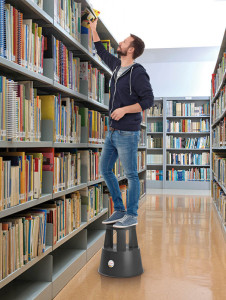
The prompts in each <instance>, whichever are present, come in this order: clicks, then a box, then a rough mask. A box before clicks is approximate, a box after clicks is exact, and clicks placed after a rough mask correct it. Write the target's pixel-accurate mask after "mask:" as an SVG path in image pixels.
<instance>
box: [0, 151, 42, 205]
mask: <svg viewBox="0 0 226 300" xmlns="http://www.w3.org/2000/svg"><path fill="white" fill-rule="evenodd" d="M32 152H33V153H32ZM43 160H44V158H43V154H42V153H40V152H37V151H36V152H35V151H34V150H33V149H32V150H30V153H29V152H28V153H26V154H25V152H5V153H0V211H1V210H3V209H7V208H10V207H12V206H15V205H18V204H22V203H25V202H27V201H30V200H33V199H38V198H40V196H41V194H42V172H43V169H45V167H44V168H43Z"/></svg>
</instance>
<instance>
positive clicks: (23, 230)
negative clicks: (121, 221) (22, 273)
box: [0, 208, 47, 280]
mask: <svg viewBox="0 0 226 300" xmlns="http://www.w3.org/2000/svg"><path fill="white" fill-rule="evenodd" d="M46 219H47V211H46V210H45V209H41V208H33V209H30V210H29V211H26V212H21V213H20V214H17V215H13V216H10V217H8V218H4V219H1V223H0V280H1V279H4V278H6V277H7V276H8V275H9V274H11V273H13V272H14V271H16V270H17V269H19V268H21V267H22V266H24V265H26V264H27V263H28V262H29V261H31V260H32V259H33V258H35V257H37V256H39V255H41V253H43V252H45V245H46V227H47V222H46Z"/></svg>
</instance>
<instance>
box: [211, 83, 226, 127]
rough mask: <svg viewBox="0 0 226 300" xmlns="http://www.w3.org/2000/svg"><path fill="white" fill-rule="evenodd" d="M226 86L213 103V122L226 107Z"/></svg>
mask: <svg viewBox="0 0 226 300" xmlns="http://www.w3.org/2000/svg"><path fill="white" fill-rule="evenodd" d="M225 89H226V86H225V85H224V87H223V89H222V90H221V91H220V95H219V97H218V98H217V99H216V101H215V102H214V103H213V107H212V123H214V122H215V121H216V120H217V119H218V118H219V117H220V116H221V115H222V114H223V113H224V112H225V109H226V90H225Z"/></svg>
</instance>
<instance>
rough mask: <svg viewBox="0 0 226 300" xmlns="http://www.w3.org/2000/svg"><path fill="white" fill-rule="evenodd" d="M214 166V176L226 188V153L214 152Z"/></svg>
mask: <svg viewBox="0 0 226 300" xmlns="http://www.w3.org/2000/svg"><path fill="white" fill-rule="evenodd" d="M212 155H213V158H212V165H213V168H212V169H213V172H214V176H215V177H216V179H217V180H218V182H220V184H222V185H223V186H224V187H226V152H217V153H215V152H213V154H212Z"/></svg>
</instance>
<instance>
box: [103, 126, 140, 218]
mask: <svg viewBox="0 0 226 300" xmlns="http://www.w3.org/2000/svg"><path fill="white" fill-rule="evenodd" d="M139 139H140V131H123V130H115V131H108V133H107V136H106V138H105V143H104V147H103V150H102V153H101V157H100V172H101V174H102V176H103V178H104V180H105V182H106V184H107V187H108V189H109V191H110V193H111V196H112V200H113V202H114V210H117V211H123V210H125V206H124V204H123V202H122V197H121V192H120V189H119V183H118V180H117V179H116V176H115V174H114V173H113V171H112V169H113V167H114V164H115V162H116V160H117V158H118V157H119V158H120V161H121V163H122V166H123V169H124V173H125V175H126V177H127V179H128V199H127V214H129V215H132V216H137V215H138V214H137V210H138V202H139V197H140V182H139V177H138V173H137V149H138V142H139Z"/></svg>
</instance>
